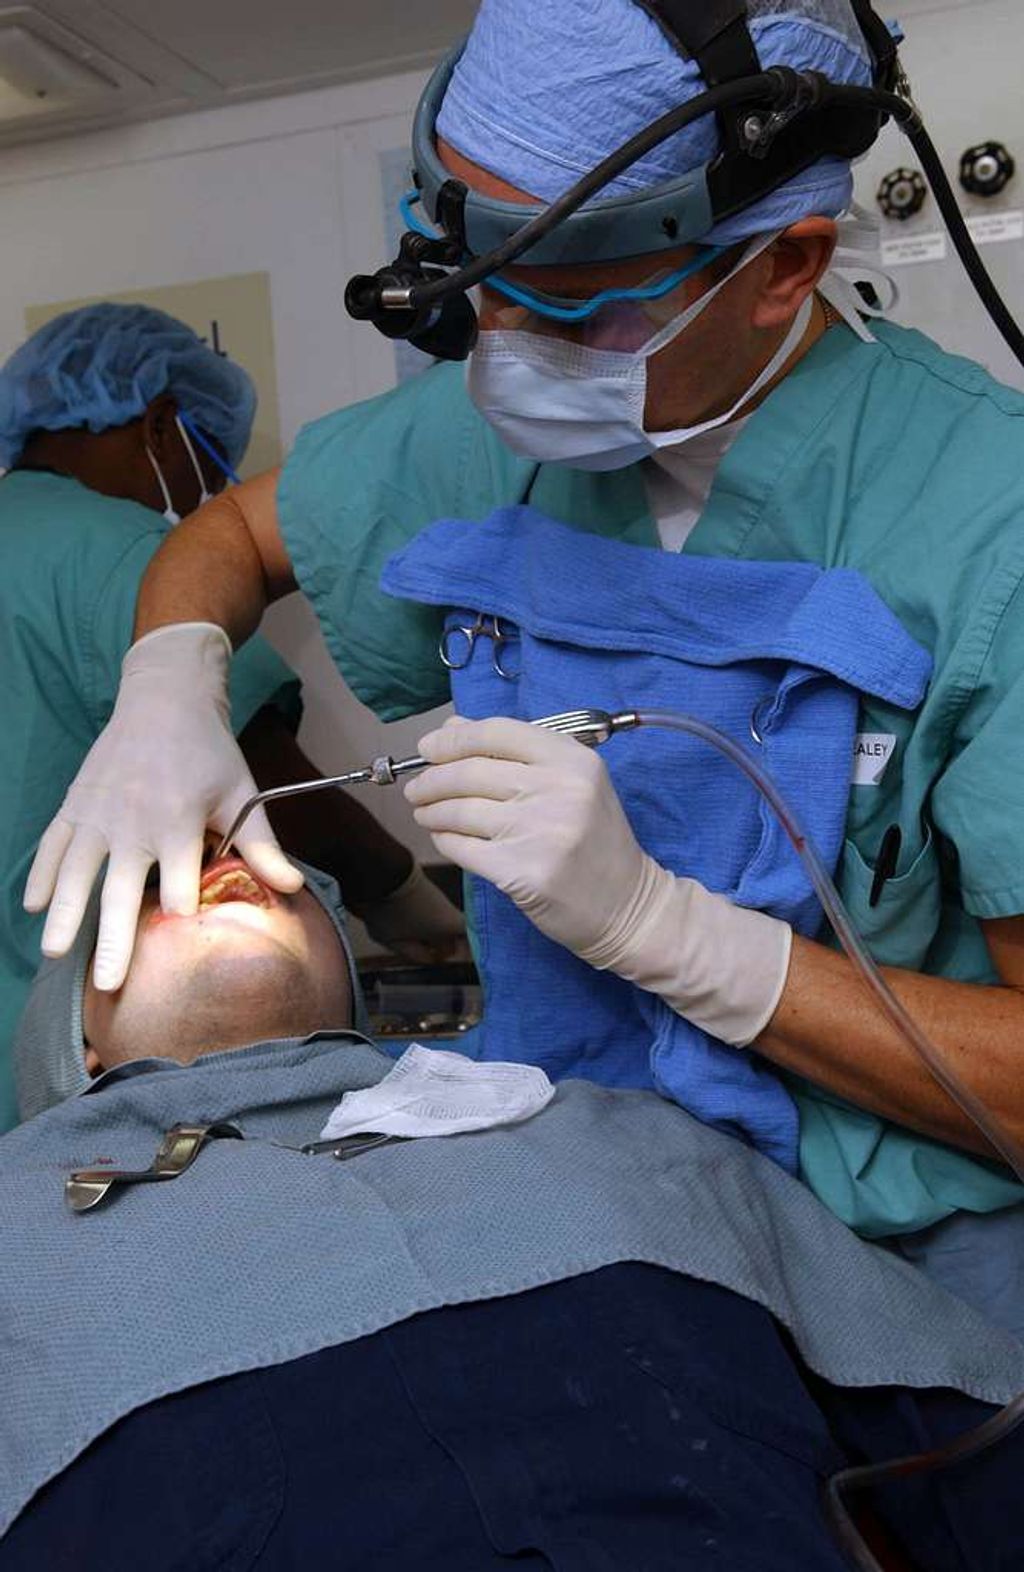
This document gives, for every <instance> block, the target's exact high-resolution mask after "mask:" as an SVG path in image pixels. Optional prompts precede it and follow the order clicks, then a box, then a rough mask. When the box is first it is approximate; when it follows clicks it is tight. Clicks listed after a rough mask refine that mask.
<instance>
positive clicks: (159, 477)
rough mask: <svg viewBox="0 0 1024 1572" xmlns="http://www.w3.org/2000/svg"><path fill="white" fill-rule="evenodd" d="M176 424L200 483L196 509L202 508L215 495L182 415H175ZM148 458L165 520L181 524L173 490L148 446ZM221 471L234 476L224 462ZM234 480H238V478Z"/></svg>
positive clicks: (169, 522)
mask: <svg viewBox="0 0 1024 1572" xmlns="http://www.w3.org/2000/svg"><path fill="white" fill-rule="evenodd" d="M174 424H175V425H176V426H177V428H178V435H179V436H180V437H181V440H182V442H183V443H184V444H185V452H186V453H187V454H188V456H189V458H190V459H191V461H192V468H193V469H194V470H195V476H196V480H197V481H198V482H199V501H198V502H197V503H196V507H199V508H201V507H202V505H203V503H204V502H210V501H212V496H213V494H212V492H210V491H209V490H208V488H207V485H206V477H205V476H204V474H203V472H202V469H201V468H200V465H199V460H198V458H197V457H196V450H195V448H194V447H193V446H192V441H191V438H190V437H189V434H188V431H187V430H186V428H185V423H184V421H183V420H182V417H181V416H180V415H175V417H174ZM203 446H204V447H205V446H206V444H205V443H204V444H203ZM146 457H147V458H148V459H149V462H150V463H151V464H152V466H153V473H154V475H155V476H156V481H157V485H158V486H159V487H160V495H161V496H162V497H163V499H164V513H163V516H164V518H165V519H166V520H167V522H168V524H180V523H181V514H180V513H179V512H178V510H177V508H176V507H175V506H174V503H173V502H172V500H171V490H170V487H169V486H168V484H167V481H166V479H165V477H164V472H163V470H162V469H161V468H160V465H159V464H158V463H157V458H156V454H155V453H154V452H153V450H152V448H151V447H150V446H149V445H148V444H147V445H146ZM214 457H216V454H214ZM218 462H220V461H218ZM221 469H223V470H224V471H225V473H227V474H228V475H229V476H230V475H231V474H232V472H231V471H229V470H228V469H227V467H226V465H224V464H223V462H221ZM234 478H235V479H237V476H236V477H234Z"/></svg>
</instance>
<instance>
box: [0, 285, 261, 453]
mask: <svg viewBox="0 0 1024 1572" xmlns="http://www.w3.org/2000/svg"><path fill="white" fill-rule="evenodd" d="M101 300H113V301H116V302H117V303H119V304H122V305H144V306H155V307H156V308H157V309H158V310H160V311H166V312H167V313H168V314H169V315H170V316H172V317H178V318H179V320H180V321H182V322H185V323H187V325H188V326H189V327H190V328H192V330H193V332H195V333H198V334H199V336H200V338H202V339H204V340H205V342H206V343H207V344H209V346H210V348H211V349H213V350H215V351H216V352H217V354H220V355H230V356H231V358H232V360H236V361H237V362H238V364H239V365H240V366H244V367H245V369H246V371H248V373H249V375H250V376H251V377H252V379H253V382H254V383H255V384H256V392H257V394H258V397H259V403H258V405H257V409H256V421H255V424H254V426H253V434H252V441H251V443H250V444H249V451H248V453H247V454H246V457H245V462H244V463H243V465H242V468H241V474H242V476H243V477H245V476H246V475H258V474H260V473H261V471H263V470H266V469H272V468H273V467H274V466H275V465H276V464H279V463H280V462H281V457H282V454H281V421H280V414H279V411H278V401H277V370H276V366H275V361H274V324H273V316H272V313H271V305H270V275H269V274H268V273H235V274H230V275H228V276H226V277H224V278H206V279H200V280H198V281H197V282H195V283H193V284H165V285H157V286H154V287H153V288H152V289H132V290H123V291H118V292H116V293H111V294H109V295H94V296H92V297H90V298H89V299H87V300H61V301H54V302H51V303H48V304H46V305H39V306H28V307H26V310H25V326H26V328H27V330H28V332H29V333H34V332H36V330H37V329H38V328H41V327H42V326H43V325H44V323H46V322H49V321H51V320H52V319H53V318H54V317H56V316H59V315H60V313H61V312H62V311H74V310H77V309H78V307H80V306H91V305H95V304H97V302H99V301H101Z"/></svg>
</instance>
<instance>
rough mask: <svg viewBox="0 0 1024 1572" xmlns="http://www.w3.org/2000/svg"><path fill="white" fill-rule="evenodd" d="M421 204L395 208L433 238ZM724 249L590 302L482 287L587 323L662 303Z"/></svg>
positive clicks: (407, 202)
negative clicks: (635, 304) (637, 304)
mask: <svg viewBox="0 0 1024 1572" xmlns="http://www.w3.org/2000/svg"><path fill="white" fill-rule="evenodd" d="M419 201H420V194H419V192H418V191H407V192H406V194H405V196H404V197H402V199H401V201H400V202H399V204H398V210H399V212H400V214H401V216H402V220H403V222H404V223H405V225H406V228H408V229H414V230H415V231H416V232H417V234H420V235H427V236H428V237H433V235H434V233H435V231H434V230H432V229H428V228H427V227H426V225H425V224H424V223H423V222H422V220H421V219H420V218H419V217H418V216H417V214H416V213H415V212H414V211H413V209H414V207H415V205H416V204H417V203H418V202H419ZM727 250H728V247H727V246H701V247H700V248H699V249H698V251H697V254H696V256H694V257H691V258H690V260H689V262H686V263H684V264H683V266H682V267H678V268H674V269H673V270H672V272H671V273H668V274H666V276H665V277H664V278H660V279H658V281H657V282H656V283H653V284H638V285H636V286H635V287H633V288H632V289H602V290H600V291H599V293H598V294H596V295H592V296H591V297H590V299H589V300H566V299H565V298H564V297H562V298H560V297H559V296H557V295H544V294H541V293H540V292H539V291H538V290H534V289H529V288H527V286H526V285H523V284H513V283H510V281H509V280H508V279H507V278H502V277H501V275H500V273H492V274H491V275H490V277H489V278H488V279H487V281H486V284H485V285H484V286H483V287H484V288H486V289H493V290H495V291H496V292H497V293H498V294H499V295H504V297H505V299H506V300H512V301H514V302H515V304H516V305H519V306H525V307H526V309H527V310H528V311H534V312H536V313H537V315H538V316H541V317H547V318H549V319H550V320H551V321H552V322H586V321H587V320H588V319H589V318H590V317H592V316H593V315H594V314H595V312H597V311H600V309H601V307H602V306H607V305H610V304H612V303H613V302H615V301H619V300H661V299H663V297H664V296H665V295H670V294H671V293H672V291H673V290H674V289H677V288H678V287H679V285H680V284H682V283H683V282H684V280H686V279H688V278H691V277H692V276H693V274H694V273H699V272H700V271H701V269H702V268H705V267H707V266H708V264H709V263H710V262H714V261H715V260H716V259H717V258H718V257H720V256H724V255H725V252H726V251H727Z"/></svg>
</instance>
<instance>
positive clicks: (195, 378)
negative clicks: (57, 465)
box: [0, 302, 256, 468]
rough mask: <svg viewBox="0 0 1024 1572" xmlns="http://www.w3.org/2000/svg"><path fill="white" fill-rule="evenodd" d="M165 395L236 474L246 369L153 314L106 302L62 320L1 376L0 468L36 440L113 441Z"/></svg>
mask: <svg viewBox="0 0 1024 1572" xmlns="http://www.w3.org/2000/svg"><path fill="white" fill-rule="evenodd" d="M163 393H168V394H170V396H171V397H172V398H173V399H174V400H175V402H176V404H177V406H178V410H179V412H180V413H181V414H182V415H185V416H187V417H188V419H189V420H191V421H192V423H193V424H194V425H196V426H198V427H199V429H200V430H201V431H204V432H205V433H206V434H207V436H210V437H213V438H214V440H215V441H217V442H218V443H219V444H220V446H221V447H222V448H223V450H224V453H225V455H226V457H227V460H228V463H229V464H231V465H232V467H233V468H237V467H238V465H239V464H240V463H241V461H242V458H243V456H244V454H245V450H246V448H247V447H248V445H249V436H250V433H251V431H252V422H253V416H254V415H255V413H256V390H255V388H254V387H253V385H252V380H251V378H250V377H249V376H248V374H247V373H246V372H245V371H243V370H242V368H241V366H236V365H235V364H234V362H233V361H231V360H228V359H227V358H226V357H225V356H224V355H219V354H217V352H216V351H215V350H212V349H210V347H209V346H208V345H207V344H204V343H203V341H202V339H201V338H199V337H198V335H197V334H195V333H193V331H192V329H191V328H189V327H186V326H185V324H184V322H179V321H178V320H177V319H176V318H175V317H171V316H168V315H167V313H166V312H164V311H156V310H154V309H153V308H152V307H151V306H120V305H114V304H112V303H110V302H106V303H104V304H103V305H98V306H83V307H82V308H81V309H80V310H78V311H67V312H65V313H64V314H63V316H59V317H55V318H54V319H53V321H52V322H48V323H47V324H46V326H45V327H41V328H40V329H39V331H38V333H33V335H32V337H31V338H30V339H27V340H26V341H25V343H24V344H22V345H21V347H20V348H19V349H16V350H15V352H14V354H13V355H12V356H11V358H10V360H8V362H7V364H6V365H5V366H4V368H3V370H2V371H0V465H3V466H4V468H10V466H11V465H12V464H13V463H15V462H16V460H17V458H18V456H19V454H20V453H21V450H22V448H23V447H24V445H25V442H26V439H27V438H28V437H29V435H30V434H31V433H32V432H33V431H66V430H69V429H71V428H74V427H83V426H84V427H86V428H87V429H88V430H89V431H94V432H100V431H108V430H109V429H110V428H111V427H112V426H124V425H126V424H127V423H128V421H130V420H136V419H137V418H138V417H139V416H140V415H141V414H143V412H144V411H145V409H146V407H147V405H148V404H150V403H151V402H152V400H153V399H155V398H159V397H160V395H161V394H163Z"/></svg>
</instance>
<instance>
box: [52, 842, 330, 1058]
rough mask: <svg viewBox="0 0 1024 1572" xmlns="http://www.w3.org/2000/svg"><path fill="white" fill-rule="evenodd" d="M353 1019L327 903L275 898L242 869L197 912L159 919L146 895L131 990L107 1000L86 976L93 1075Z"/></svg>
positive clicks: (222, 878)
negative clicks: (130, 1062) (143, 1061)
mask: <svg viewBox="0 0 1024 1572" xmlns="http://www.w3.org/2000/svg"><path fill="white" fill-rule="evenodd" d="M90 970H91V968H90ZM351 1023H352V993H351V986H350V982H349V974H348V965H347V961H346V958H345V955H344V952H343V950H342V946H341V941H340V940H339V937H338V934H337V931H336V929H335V927H334V925H333V923H332V922H331V919H330V918H329V917H328V915H327V913H326V912H325V911H324V909H323V907H322V906H321V904H320V902H319V901H318V900H317V898H316V897H315V896H314V895H311V894H310V892H309V891H308V890H300V891H299V893H298V894H297V895H293V896H283V895H276V894H274V893H272V892H271V891H269V890H267V889H266V887H265V886H263V885H258V884H256V883H255V881H253V880H252V879H251V876H249V875H248V874H247V872H245V871H244V870H241V867H240V865H238V864H235V865H224V866H223V868H222V869H221V870H220V873H219V876H218V875H217V874H216V873H215V874H214V876H213V877H212V878H211V877H210V876H207V877H206V878H204V904H203V905H202V906H201V907H200V909H199V911H198V913H197V914H196V915H195V916H194V917H177V916H170V915H166V914H164V913H162V912H161V911H160V908H159V903H158V901H157V898H156V895H155V893H154V892H150V893H148V894H147V896H146V900H145V903H144V906H143V911H142V917H141V919H140V922H139V929H138V934H137V937H136V941H135V950H134V953H133V955H132V962H131V966H130V967H129V970H128V976H127V978H126V980H125V983H124V986H123V987H122V988H121V989H119V990H118V992H117V993H113V994H111V993H100V992H98V991H97V990H96V989H95V988H94V987H93V986H92V982H91V979H90V981H89V982H88V983H87V985H86V992H85V998H84V1001H83V1026H84V1035H85V1039H86V1042H87V1043H88V1045H89V1055H88V1063H89V1066H90V1068H91V1069H93V1070H94V1071H95V1070H98V1069H100V1068H103V1069H109V1068H110V1066H111V1065H114V1064H123V1063H124V1062H125V1061H127V1060H129V1059H146V1058H166V1059H176V1060H178V1061H179V1062H181V1063H184V1064H188V1063H190V1062H191V1061H192V1060H193V1059H195V1058H198V1056H199V1055H200V1054H204V1053H215V1052H217V1051H219V1050H221V1049H225V1048H238V1047H241V1046H243V1045H244V1044H247V1043H252V1042H261V1041H266V1040H267V1039H270V1038H276V1037H305V1036H308V1034H309V1033H310V1032H313V1031H318V1030H328V1029H334V1030H342V1029H346V1028H348V1027H350V1026H351Z"/></svg>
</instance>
